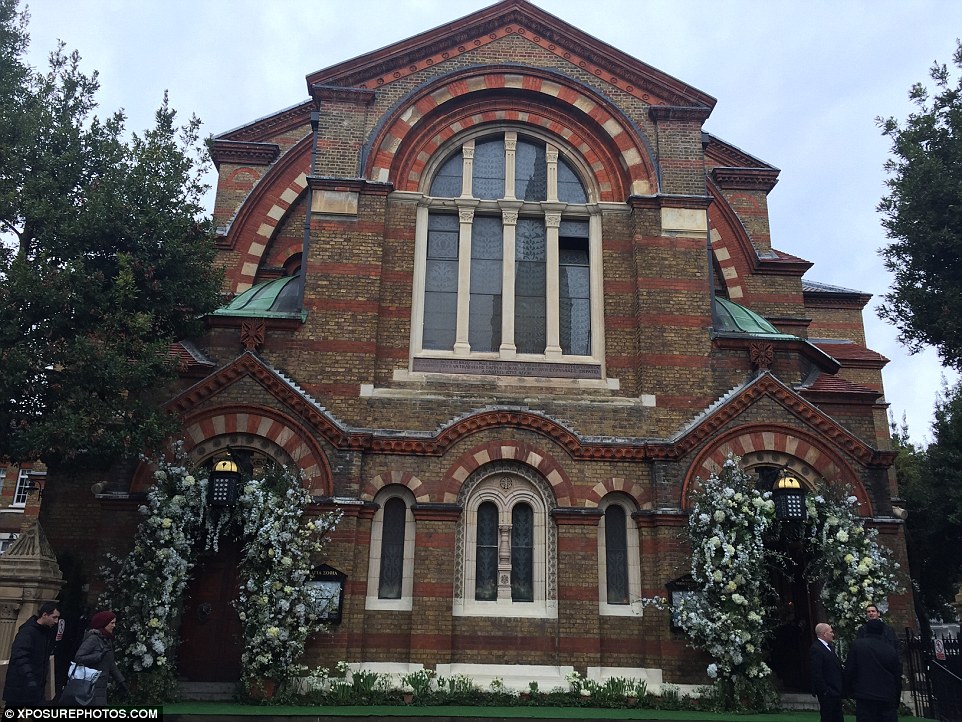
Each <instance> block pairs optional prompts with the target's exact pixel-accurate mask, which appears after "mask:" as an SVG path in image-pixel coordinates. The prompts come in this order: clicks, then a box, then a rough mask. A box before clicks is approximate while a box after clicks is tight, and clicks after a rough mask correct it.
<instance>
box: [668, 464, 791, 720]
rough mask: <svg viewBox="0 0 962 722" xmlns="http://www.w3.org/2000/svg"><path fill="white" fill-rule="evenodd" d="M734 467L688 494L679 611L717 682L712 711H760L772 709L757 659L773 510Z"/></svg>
mask: <svg viewBox="0 0 962 722" xmlns="http://www.w3.org/2000/svg"><path fill="white" fill-rule="evenodd" d="M738 462H739V460H738V457H736V456H733V455H729V457H728V458H727V459H726V460H725V463H724V466H723V467H722V470H721V474H720V475H716V474H712V475H711V476H710V477H709V478H708V480H707V481H703V482H702V483H701V488H700V489H699V490H698V491H697V492H695V494H694V495H693V501H694V506H693V509H692V512H691V516H690V517H689V520H688V537H689V540H690V542H691V547H692V558H691V576H692V578H693V580H694V582H695V586H696V589H697V591H696V593H695V594H692V595H689V596H687V597H685V598H684V599H683V600H682V602H681V604H680V608H679V609H678V612H679V616H680V621H681V625H682V627H683V628H684V629H685V631H686V632H687V633H688V635H689V636H690V637H691V640H692V643H693V645H694V646H696V647H698V648H701V649H704V650H705V651H706V652H708V653H709V654H710V655H711V656H712V658H713V660H714V661H713V662H712V663H711V664H710V665H709V666H708V670H707V671H708V675H709V676H710V677H712V678H716V679H717V680H718V681H717V682H716V685H715V694H716V700H717V702H718V703H719V705H720V706H721V707H722V708H723V709H744V710H755V711H762V710H767V709H771V708H772V707H773V706H774V705H776V704H777V695H776V694H775V691H774V688H773V687H772V684H771V681H770V679H769V676H770V672H771V670H770V669H769V667H768V665H767V664H766V663H765V661H764V657H765V641H766V637H767V633H768V629H769V626H768V625H767V624H766V623H765V622H766V617H767V615H768V610H769V609H770V607H771V605H772V602H773V600H774V599H775V592H774V590H773V589H772V586H771V584H770V583H769V581H768V578H767V575H766V574H764V573H763V569H764V561H765V544H764V535H765V532H766V531H767V530H768V529H769V527H770V526H771V524H772V522H773V521H774V519H775V505H774V503H773V502H772V501H771V499H770V498H769V497H770V496H771V494H770V493H769V492H764V493H763V492H760V491H759V490H758V489H756V488H755V479H754V478H753V477H752V476H750V475H748V474H747V473H745V472H744V471H743V470H742V469H741V468H740V467H739V463H738Z"/></svg>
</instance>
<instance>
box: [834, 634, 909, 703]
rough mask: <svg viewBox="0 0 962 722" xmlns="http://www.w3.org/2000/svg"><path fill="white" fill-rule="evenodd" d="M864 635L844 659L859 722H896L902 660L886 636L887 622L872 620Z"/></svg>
mask: <svg viewBox="0 0 962 722" xmlns="http://www.w3.org/2000/svg"><path fill="white" fill-rule="evenodd" d="M865 632H866V634H865V636H864V637H861V638H859V639H856V640H855V641H854V642H852V648H851V649H850V650H849V652H848V659H846V660H845V681H846V683H847V684H848V689H849V690H851V692H852V696H853V697H855V720H856V722H897V720H898V709H899V696H900V695H901V693H902V663H901V662H900V661H899V655H898V652H896V651H895V650H894V649H892V645H891V644H890V643H889V642H887V641H886V640H885V638H884V634H885V623H884V622H883V621H882V620H881V619H870V620H869V621H868V622H866V624H865Z"/></svg>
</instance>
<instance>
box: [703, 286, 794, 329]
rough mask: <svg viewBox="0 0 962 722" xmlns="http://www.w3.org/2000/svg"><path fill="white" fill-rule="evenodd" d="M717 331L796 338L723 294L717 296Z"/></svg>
mask: <svg viewBox="0 0 962 722" xmlns="http://www.w3.org/2000/svg"><path fill="white" fill-rule="evenodd" d="M715 331H716V332H718V333H746V334H750V335H752V336H767V337H769V338H786V339H788V338H795V336H792V335H791V334H787V333H782V332H781V331H779V330H778V329H777V328H775V327H774V326H772V324H770V323H769V322H768V321H766V320H765V319H764V318H762V317H761V316H759V315H758V314H757V313H755V312H754V311H750V310H749V309H747V308H745V307H744V306H740V305H738V304H737V303H735V302H734V301H729V300H728V299H727V298H722V297H721V296H719V297H717V298H715Z"/></svg>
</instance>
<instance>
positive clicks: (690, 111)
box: [648, 105, 711, 124]
mask: <svg viewBox="0 0 962 722" xmlns="http://www.w3.org/2000/svg"><path fill="white" fill-rule="evenodd" d="M709 115H711V108H704V107H702V108H693V107H691V106H678V105H653V106H652V107H651V108H649V109H648V117H649V118H651V119H652V120H653V121H655V122H656V123H661V122H663V121H670V120H677V121H681V122H684V123H699V124H700V123H704V122H705V120H707V119H708V116H709Z"/></svg>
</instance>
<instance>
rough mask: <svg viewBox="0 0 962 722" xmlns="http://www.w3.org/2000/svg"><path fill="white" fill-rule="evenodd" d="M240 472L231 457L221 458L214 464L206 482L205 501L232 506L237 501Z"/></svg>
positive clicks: (214, 504)
mask: <svg viewBox="0 0 962 722" xmlns="http://www.w3.org/2000/svg"><path fill="white" fill-rule="evenodd" d="M239 487H240V472H239V471H238V470H237V464H236V463H235V462H234V460H233V459H221V460H220V461H218V462H217V463H216V464H214V469H213V471H212V472H211V474H210V481H208V482H207V503H208V504H210V505H211V506H233V505H234V504H236V503H237V497H238V495H239V492H238V490H239Z"/></svg>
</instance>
